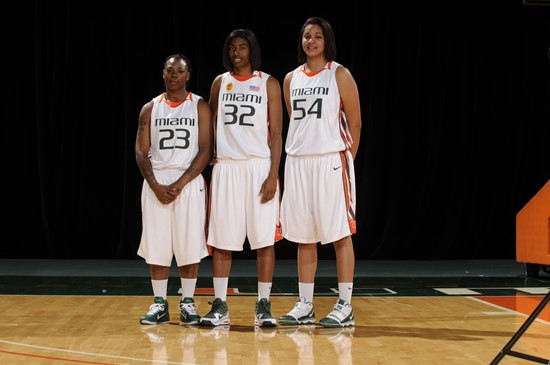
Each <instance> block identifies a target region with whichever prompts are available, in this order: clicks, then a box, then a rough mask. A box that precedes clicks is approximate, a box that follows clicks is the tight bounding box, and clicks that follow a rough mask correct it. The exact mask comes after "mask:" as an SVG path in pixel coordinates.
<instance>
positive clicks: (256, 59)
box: [222, 29, 262, 71]
mask: <svg viewBox="0 0 550 365" xmlns="http://www.w3.org/2000/svg"><path fill="white" fill-rule="evenodd" d="M235 37H241V38H244V39H246V41H247V42H248V47H249V50H250V56H249V57H250V66H251V67H252V71H255V70H256V71H257V70H259V69H260V65H261V64H262V53H261V52H260V44H259V43H258V39H257V38H256V35H255V34H254V33H253V32H252V31H251V30H250V29H235V30H234V31H232V32H231V33H229V35H228V36H227V38H225V42H224V43H223V56H222V62H223V67H224V68H225V69H226V70H227V71H233V69H234V66H233V64H232V63H231V59H230V58H229V43H231V40H232V39H233V38H235Z"/></svg>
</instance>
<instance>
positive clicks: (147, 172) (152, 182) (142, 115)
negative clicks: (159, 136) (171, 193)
mask: <svg viewBox="0 0 550 365" xmlns="http://www.w3.org/2000/svg"><path fill="white" fill-rule="evenodd" d="M152 109H153V102H152V101H150V102H148V103H147V104H145V105H144V106H143V107H142V108H141V111H140V112H139V120H138V130H137V135H136V146H135V150H136V151H135V152H136V162H137V164H138V167H139V171H141V175H142V176H143V178H144V179H145V181H147V184H149V186H150V187H151V190H153V192H154V193H155V195H156V197H157V199H158V200H159V201H160V202H161V203H163V204H168V203H169V202H170V201H171V200H170V198H169V197H168V194H167V190H168V187H167V186H166V185H161V184H159V183H158V182H157V179H156V178H155V174H154V173H153V165H152V164H151V159H150V158H149V152H150V150H151V110H152Z"/></svg>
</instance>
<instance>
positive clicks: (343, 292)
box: [338, 283, 353, 303]
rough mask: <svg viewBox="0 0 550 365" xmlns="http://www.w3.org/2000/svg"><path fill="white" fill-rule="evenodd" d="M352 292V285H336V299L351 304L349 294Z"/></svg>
mask: <svg viewBox="0 0 550 365" xmlns="http://www.w3.org/2000/svg"><path fill="white" fill-rule="evenodd" d="M352 292H353V283H338V298H340V299H342V300H345V301H346V302H348V303H351V294H352Z"/></svg>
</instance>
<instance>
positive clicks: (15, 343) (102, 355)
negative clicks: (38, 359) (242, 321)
mask: <svg viewBox="0 0 550 365" xmlns="http://www.w3.org/2000/svg"><path fill="white" fill-rule="evenodd" d="M0 342H1V343H5V344H8V345H14V346H24V347H30V348H33V349H40V350H48V351H58V352H66V353H69V354H76V355H87V356H100V357H106V358H112V359H121V360H132V361H146V362H149V363H155V362H156V363H162V364H179V365H196V363H189V362H180V361H177V362H176V361H169V360H155V359H143V358H139V357H127V356H118V355H107V354H98V353H94V352H86V351H75V350H68V349H60V348H55V347H47V346H39V345H29V344H26V343H22V342H14V341H7V340H1V339H0ZM30 356H34V355H30ZM37 356H40V355H37ZM68 361H71V360H68ZM106 365H109V364H106Z"/></svg>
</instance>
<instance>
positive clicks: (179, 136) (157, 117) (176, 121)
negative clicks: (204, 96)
mask: <svg viewBox="0 0 550 365" xmlns="http://www.w3.org/2000/svg"><path fill="white" fill-rule="evenodd" d="M200 99H201V97H200V96H198V95H194V94H192V93H189V94H188V95H187V98H186V99H185V100H184V101H183V102H179V103H177V102H171V101H167V100H166V96H165V94H164V93H162V94H161V95H159V96H157V97H156V98H154V99H153V110H152V111H151V164H152V165H153V169H155V170H160V169H162V170H171V169H175V170H186V169H187V168H188V167H189V165H190V164H191V161H193V159H194V158H195V156H196V155H197V153H198V152H199V142H198V140H199V114H198V111H197V105H198V102H199V100H200Z"/></svg>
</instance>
